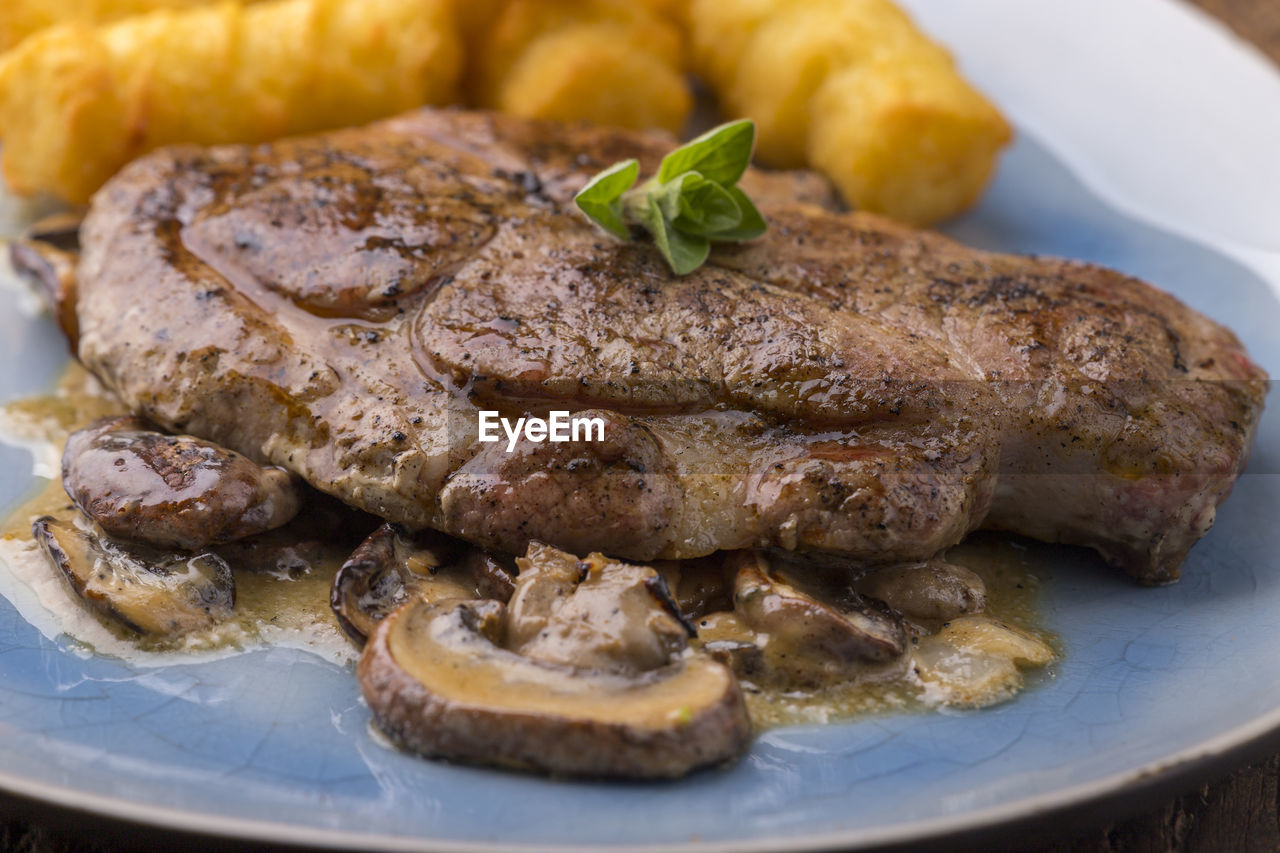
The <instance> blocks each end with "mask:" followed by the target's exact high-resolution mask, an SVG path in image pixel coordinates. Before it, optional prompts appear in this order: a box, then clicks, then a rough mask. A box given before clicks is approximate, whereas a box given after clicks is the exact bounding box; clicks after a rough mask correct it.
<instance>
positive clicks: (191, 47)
mask: <svg viewBox="0 0 1280 853" xmlns="http://www.w3.org/2000/svg"><path fill="white" fill-rule="evenodd" d="M461 63H462V51H461V45H460V40H459V37H458V33H457V28H456V26H455V23H454V20H453V15H452V6H451V4H450V2H448V0H269V2H262V3H258V4H255V5H251V6H242V5H240V4H238V3H230V2H227V3H219V4H217V5H211V6H206V7H200V8H194V9H187V10H182V11H157V12H152V13H149V14H147V15H140V16H136V17H133V18H128V19H125V20H123V21H120V22H118V23H115V24H111V25H106V26H99V27H93V26H87V25H84V24H79V23H69V24H64V25H59V26H55V27H51V28H49V29H46V30H44V31H42V32H40V33H37V34H36V35H34V36H32V37H31V38H28V39H27V40H25V41H24V42H23V43H22V44H21V45H19V46H18V47H17V48H15V49H14V50H12V51H9V52H8V53H6V54H4V55H3V56H2V57H0V138H3V143H4V145H3V150H2V151H0V167H2V168H3V172H4V177H5V179H6V181H7V182H8V185H9V187H10V188H11V189H12V190H14V191H15V192H17V193H19V194H23V195H29V194H34V193H37V192H47V193H52V194H54V195H56V196H59V197H61V198H63V199H65V200H67V201H71V202H83V201H86V200H87V199H88V197H89V196H90V195H91V194H92V193H93V192H94V191H95V190H96V189H97V188H98V187H99V186H101V185H102V183H103V182H104V181H106V179H107V178H109V177H110V176H111V175H112V174H114V173H115V172H116V171H117V170H118V169H119V168H120V167H121V166H123V165H124V164H125V163H127V162H128V161H129V160H131V159H133V158H134V157H137V156H138V155H140V154H143V153H145V152H147V151H150V150H151V149H153V148H156V147H158V146H161V145H166V144H170V143H177V142H193V143H202V144H213V143H223V142H258V141H265V140H268V139H274V138H277V137H280V136H284V135H287V134H293V133H306V132H311V131H318V130H324V129H328V128H335V127H342V126H346V125H357V124H361V123H364V122H368V121H372V120H374V119H377V118H381V117H384V116H389V115H393V114H395V113H397V112H401V111H403V110H406V109H409V108H411V107H414V106H418V105H421V104H427V103H432V104H439V103H448V102H450V101H453V100H455V99H456V97H457V90H458V78H459V74H460V70H461Z"/></svg>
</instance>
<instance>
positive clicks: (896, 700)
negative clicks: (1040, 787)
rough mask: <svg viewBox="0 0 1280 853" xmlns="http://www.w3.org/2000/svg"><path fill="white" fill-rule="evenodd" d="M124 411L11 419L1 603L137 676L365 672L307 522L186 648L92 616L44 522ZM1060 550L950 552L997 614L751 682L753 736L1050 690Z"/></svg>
mask: <svg viewBox="0 0 1280 853" xmlns="http://www.w3.org/2000/svg"><path fill="white" fill-rule="evenodd" d="M122 411H123V407H122V406H121V404H120V403H119V402H118V401H117V400H115V399H114V398H113V397H112V396H111V395H110V393H109V392H107V391H105V390H104V389H103V388H102V386H101V385H100V384H99V383H98V382H97V381H96V380H95V379H94V378H93V377H92V376H91V375H90V374H89V373H87V372H86V371H84V370H83V369H82V368H80V367H79V366H78V365H72V366H71V367H70V368H68V370H67V372H66V374H65V375H64V377H63V379H62V381H61V382H60V383H59V385H58V387H57V389H56V391H55V392H54V393H52V394H48V395H43V396H38V397H32V398H27V399H24V400H19V401H16V402H13V403H10V404H8V405H6V406H4V407H2V408H0V439H2V440H4V441H5V442H7V443H9V444H13V445H15V446H21V447H25V448H28V449H29V450H30V451H31V452H32V453H33V455H34V457H35V465H34V474H35V475H36V477H37V478H43V479H44V480H46V483H45V485H44V486H43V487H42V488H41V489H40V491H39V492H38V493H37V494H35V495H33V496H32V497H30V499H29V500H27V501H26V502H25V503H24V504H22V505H21V506H20V507H18V508H17V509H16V510H15V511H14V512H13V513H12V514H11V515H10V516H9V517H8V518H7V519H6V520H5V521H4V522H3V526H0V594H3V595H4V596H5V597H6V598H8V599H9V600H10V601H11V602H12V603H13V604H14V606H15V607H17V608H18V610H19V611H20V613H21V615H22V616H23V618H25V619H26V620H27V621H29V622H31V623H32V624H33V625H35V626H36V627H37V628H38V629H39V630H40V631H41V632H42V633H43V634H44V635H45V636H46V637H49V638H55V637H64V638H69V639H70V641H71V643H72V648H73V649H75V650H77V651H79V652H81V653H84V654H92V653H97V654H106V655H112V656H115V657H119V658H122V659H125V660H128V661H129V662H131V663H134V664H137V665H143V666H160V665H165V664H168V663H173V662H175V661H177V660H200V659H208V658H212V657H223V656H229V655H233V654H237V653H239V652H240V651H243V650H246V649H250V648H255V647H261V646H264V645H280V646H287V647H292V648H299V649H305V650H307V651H310V652H313V653H315V654H317V655H320V656H321V657H324V658H326V659H328V660H330V661H333V662H335V663H338V664H344V665H345V664H348V663H350V662H352V661H354V660H355V659H356V657H357V656H358V654H359V652H358V650H357V649H356V648H355V646H354V645H352V644H351V642H349V641H348V639H347V638H346V637H345V636H344V634H343V632H342V629H341V628H340V626H339V624H338V621H337V619H336V618H335V616H334V614H333V612H332V610H331V608H330V606H329V592H330V586H331V584H332V582H333V579H334V575H335V573H336V572H337V570H338V569H339V567H340V566H341V565H342V564H343V562H344V561H346V560H347V558H348V557H350V556H351V552H352V548H353V546H352V545H351V544H350V543H347V542H337V541H317V540H314V539H313V538H309V537H308V536H306V535H305V534H306V532H307V531H306V527H307V526H308V521H307V520H306V519H307V513H306V512H305V511H304V513H303V514H302V515H301V516H300V518H301V519H303V520H302V521H301V522H295V523H293V524H290V525H286V526H285V527H283V528H281V529H279V530H277V531H273V532H271V533H267V534H262V535H261V536H257V537H253V538H252V539H250V540H244V541H242V542H234V543H231V544H229V545H221V546H216V547H214V548H213V550H214V551H215V552H216V553H217V554H219V555H220V556H222V557H223V558H224V559H225V560H226V562H227V563H228V564H229V565H230V566H231V567H232V568H233V569H234V571H235V589H236V596H235V606H234V610H233V615H232V617H231V618H229V619H226V620H223V621H221V622H219V623H217V624H216V625H213V626H212V627H209V628H202V629H199V630H195V631H192V632H189V633H186V634H183V635H182V636H180V637H179V638H177V639H174V640H163V639H161V640H157V639H145V638H140V637H139V636H137V635H136V634H134V633H132V632H130V631H129V630H128V629H127V628H125V627H123V626H121V625H118V624H116V623H114V622H113V621H112V620H110V619H107V618H103V617H101V616H99V615H98V614H97V613H95V612H94V611H92V610H90V609H89V608H88V607H86V606H84V604H83V603H82V601H81V600H80V599H79V598H78V597H77V596H76V595H75V594H74V593H73V592H72V591H71V589H70V587H69V586H68V584H67V582H66V580H65V579H64V578H63V577H61V576H60V574H59V572H58V571H57V570H56V569H54V568H53V566H52V565H51V564H50V561H49V559H48V558H47V557H46V555H45V554H44V553H42V552H41V550H40V549H39V547H38V546H37V544H36V543H35V541H34V539H33V536H32V532H31V526H32V522H33V520H34V519H36V518H38V517H41V516H54V517H63V518H70V517H71V512H72V510H74V507H73V505H72V504H71V501H70V500H69V499H68V497H67V495H66V494H65V492H64V491H63V487H62V482H61V479H60V476H59V470H60V456H61V452H62V447H63V444H64V442H65V440H66V437H67V435H68V434H69V433H70V432H71V431H73V430H75V429H78V428H80V427H82V426H84V425H85V424H87V423H88V422H90V421H92V420H94V419H95V418H98V417H101V416H103V415H109V414H116V413H121V412H122ZM310 526H312V527H314V526H315V524H314V522H311V523H310ZM366 532H367V531H366ZM361 535H362V534H361ZM355 541H356V542H358V541H359V538H358V537H357V538H356V540H355ZM1047 547H1049V546H1044V545H1041V544H1039V543H1033V542H1029V541H1027V540H1021V539H1018V538H1016V537H1010V536H1004V535H997V534H985V533H984V534H976V535H974V536H972V537H970V539H969V540H968V541H966V542H965V543H963V544H961V545H959V546H956V547H954V548H952V549H950V550H949V551H948V552H947V554H946V560H947V561H948V562H949V563H951V564H954V565H957V566H962V567H964V568H965V569H968V570H970V571H972V572H973V573H975V574H976V575H977V576H978V577H980V578H981V581H982V583H983V584H984V585H985V589H986V607H985V609H983V610H982V611H981V612H980V613H979V614H976V615H966V616H962V617H960V618H956V619H952V620H950V621H943V620H930V619H913V620H910V621H909V626H910V631H909V636H910V644H911V645H910V647H909V649H908V652H907V654H905V655H902V656H900V658H899V659H897V660H893V661H890V662H887V663H883V664H873V665H872V664H868V665H865V666H863V667H862V668H861V669H860V670H859V671H858V672H857V673H856V675H855V677H852V678H849V679H847V680H844V681H842V682H827V683H824V684H823V685H822V686H815V687H803V688H797V687H795V686H794V685H777V684H773V683H770V681H771V680H770V679H769V678H767V677H763V678H760V679H753V677H752V676H751V674H750V673H749V672H748V673H747V674H744V675H743V676H742V678H741V683H742V687H743V689H744V691H745V694H746V701H747V707H748V709H749V712H750V716H751V720H752V723H753V724H754V725H755V726H756V727H757V728H767V727H772V726H779V725H785V724H794V723H818V722H827V721H832V720H837V719H841V718H847V717H851V716H855V715H864V714H875V713H885V712H901V711H918V710H923V709H927V708H935V707H939V706H945V705H958V706H969V707H972V706H981V705H986V704H991V703H993V702H997V701H1001V700H1003V699H1006V698H1008V697H1009V696H1012V695H1013V694H1014V693H1015V692H1017V691H1018V690H1019V689H1021V688H1022V687H1023V686H1025V681H1026V680H1027V679H1028V678H1030V679H1031V680H1035V679H1038V678H1042V677H1045V676H1046V673H1048V670H1045V669H1043V666H1044V665H1045V664H1047V663H1049V662H1050V661H1051V660H1052V659H1054V658H1055V657H1056V656H1057V655H1058V654H1060V651H1058V650H1057V646H1056V643H1055V641H1054V640H1053V638H1052V637H1051V636H1050V635H1049V634H1047V633H1046V632H1045V631H1044V630H1043V629H1042V628H1041V627H1040V624H1039V619H1038V616H1037V613H1036V610H1035V598H1036V591H1037V587H1038V585H1039V581H1038V579H1037V577H1036V574H1035V565H1036V563H1037V556H1038V552H1039V551H1040V550H1041V549H1044V548H1047ZM726 617H727V618H726ZM695 623H696V624H697V626H698V637H697V639H695V640H694V641H693V642H692V645H693V646H694V647H695V648H696V647H699V646H702V647H707V648H713V649H714V648H717V647H719V646H722V645H725V644H726V643H728V644H733V643H735V642H738V641H749V642H753V643H757V644H759V645H761V646H764V647H767V644H768V637H765V636H761V635H760V633H759V632H758V631H756V632H753V631H750V630H749V629H747V628H746V626H745V625H743V624H742V623H741V622H739V621H737V620H736V619H734V618H733V616H732V614H731V613H728V612H717V613H712V614H708V615H706V616H704V617H703V618H701V619H697V620H695ZM833 685H834V686H833Z"/></svg>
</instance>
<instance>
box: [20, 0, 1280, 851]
mask: <svg viewBox="0 0 1280 853" xmlns="http://www.w3.org/2000/svg"><path fill="white" fill-rule="evenodd" d="M1163 5H1167V6H1170V7H1174V6H1183V5H1186V4H1177V3H1174V2H1168V3H1166V4H1163ZM1189 11H1191V12H1192V13H1194V14H1195V15H1197V16H1199V18H1200V19H1201V21H1200V23H1201V24H1202V25H1203V26H1206V27H1210V26H1211V27H1213V28H1215V29H1219V28H1221V21H1219V20H1218V19H1216V18H1213V17H1212V16H1210V15H1208V14H1207V13H1205V12H1204V11H1203V10H1201V9H1198V8H1190V9H1189ZM1238 46H1239V47H1241V48H1245V47H1251V46H1249V45H1248V43H1247V42H1244V41H1243V40H1238ZM1273 70H1274V69H1273ZM1033 124H1034V123H1033ZM1028 129H1029V130H1032V135H1034V136H1035V137H1036V138H1037V140H1038V141H1039V142H1041V143H1042V144H1044V145H1046V146H1047V147H1048V148H1049V149H1050V150H1051V151H1052V152H1053V153H1054V155H1055V156H1056V157H1058V158H1059V159H1060V160H1061V161H1062V163H1063V164H1064V165H1065V166H1066V167H1067V168H1069V170H1070V171H1071V172H1072V173H1073V175H1074V176H1075V177H1076V178H1077V179H1079V180H1080V181H1081V183H1082V184H1084V185H1086V186H1088V187H1089V189H1090V190H1092V191H1094V192H1099V189H1100V188H1099V187H1098V186H1097V182H1096V181H1095V180H1093V179H1092V176H1091V175H1089V174H1087V172H1088V170H1087V169H1086V170H1082V169H1081V164H1080V162H1079V158H1078V157H1075V156H1072V154H1071V152H1070V150H1069V149H1068V148H1067V147H1066V146H1061V145H1055V144H1054V140H1053V139H1052V138H1051V136H1050V135H1049V134H1045V133H1043V132H1038V131H1039V128H1036V127H1032V128H1028ZM1099 195H1100V197H1102V198H1104V199H1105V201H1106V203H1107V204H1108V206H1112V207H1115V208H1118V209H1120V210H1123V211H1124V212H1125V213H1126V215H1128V216H1131V217H1133V218H1134V219H1136V220H1138V221H1139V222H1143V223H1146V224H1148V225H1150V226H1152V227H1155V228H1158V229H1161V230H1167V231H1172V232H1174V233H1180V234H1182V235H1183V236H1188V235H1186V233H1185V229H1184V228H1180V227H1178V225H1177V224H1175V223H1171V222H1168V221H1162V219H1161V218H1160V217H1153V216H1152V215H1151V211H1149V210H1147V209H1144V208H1143V207H1142V206H1141V205H1136V204H1134V203H1133V202H1134V200H1133V199H1125V200H1122V199H1117V197H1116V194H1115V193H1105V192H1103V193H1099ZM1195 239H1197V241H1198V242H1200V243H1201V244H1202V245H1204V246H1206V247H1210V248H1212V249H1213V250H1214V251H1217V252H1220V253H1222V254H1224V255H1226V256H1228V257H1235V258H1237V259H1241V253H1240V251H1239V247H1235V246H1229V245H1224V244H1223V241H1222V240H1221V239H1218V238H1215V237H1212V236H1210V237H1205V236H1203V235H1202V236H1200V237H1199V238H1195ZM1233 250H1234V251H1233ZM1259 272H1261V271H1259ZM1262 278H1264V280H1266V281H1267V282H1268V283H1269V284H1270V285H1271V286H1272V288H1273V289H1280V280H1276V279H1274V278H1273V277H1271V276H1267V275H1262ZM1277 745H1280V708H1275V709H1272V710H1271V711H1269V712H1267V713H1264V714H1260V715H1258V716H1256V717H1254V718H1253V719H1251V720H1249V721H1247V722H1245V723H1242V724H1240V725H1237V726H1235V727H1233V728H1232V729H1229V730H1228V731H1225V732H1220V733H1218V734H1217V735H1214V736H1212V737H1210V738H1207V739H1205V740H1201V741H1199V742H1198V743H1196V744H1194V745H1192V746H1189V747H1186V748H1185V749H1182V750H1179V751H1178V752H1175V753H1173V754H1171V755H1165V756H1162V757H1160V758H1158V759H1155V760H1152V761H1149V762H1146V763H1144V764H1141V765H1139V766H1136V767H1130V768H1128V769H1126V770H1123V771H1119V772H1116V773H1113V774H1110V775H1108V776H1105V777H1102V778H1100V779H1094V780H1091V781H1088V782H1082V783H1078V784H1075V785H1071V786H1067V787H1061V788H1056V789H1053V790H1050V791H1046V792H1043V793H1040V794H1035V795H1032V796H1028V797H1018V798H1015V799H1011V800H1010V801H1008V802H1007V803H1002V804H1000V805H997V806H988V807H985V808H982V809H977V810H972V811H964V812H961V813H958V814H953V815H946V816H938V817H933V818H928V819H924V820H920V821H910V822H902V823H898V824H892V825H889V826H884V827H872V828H863V829H856V828H855V829H844V830H829V831H824V832H820V833H814V834H806V835H803V836H796V837H785V836H784V837H778V836H773V837H772V838H764V839H751V840H741V839H725V840H721V841H695V840H689V841H680V842H672V843H660V844H626V843H624V844H609V845H607V847H608V849H609V850H611V851H617V853H647V851H666V853H709V852H710V851H734V853H737V851H742V853H751V851H764V850H786V851H810V850H827V849H837V848H838V849H867V848H870V847H884V846H891V847H902V846H915V845H925V844H929V843H930V842H933V843H936V842H939V841H942V840H944V839H945V840H946V841H947V842H949V843H952V844H960V843H962V842H965V841H969V842H971V841H973V840H975V839H976V838H979V837H984V836H988V835H1005V834H1011V833H1014V832H1016V831H1018V829H1019V828H1022V827H1025V826H1026V825H1028V824H1037V823H1040V822H1042V821H1053V820H1060V819H1062V818H1063V817H1064V816H1066V815H1068V814H1070V813H1072V812H1074V811H1078V810H1082V809H1088V808H1091V807H1098V806H1101V805H1102V804H1104V803H1105V804H1107V805H1108V806H1109V807H1110V810H1111V811H1115V812H1117V813H1125V812H1129V811H1131V810H1134V809H1136V808H1137V804H1138V803H1139V802H1143V801H1145V800H1146V799H1147V798H1150V797H1154V796H1155V795H1156V794H1158V793H1163V792H1165V791H1168V790H1171V789H1172V788H1174V787H1175V786H1179V785H1182V784H1184V783H1186V784H1187V785H1188V786H1190V784H1191V782H1190V780H1191V779H1193V778H1198V779H1201V780H1203V779H1205V778H1208V776H1209V775H1211V774H1212V773H1213V772H1215V771H1216V770H1217V769H1221V768H1225V767H1226V766H1227V765H1237V764H1243V763H1244V762H1245V761H1247V760H1248V757H1249V756H1252V755H1254V754H1256V753H1259V752H1261V751H1262V750H1263V749H1264V748H1272V749H1274V748H1275V747H1276V746H1277ZM0 791H3V792H4V793H5V794H7V795H11V796H13V797H16V798H22V799H28V800H32V801H34V802H35V804H36V805H37V806H38V807H40V808H51V809H54V810H61V811H65V812H69V813H73V814H77V815H84V816H91V817H93V818H100V819H105V820H107V821H110V822H112V823H127V824H136V825H139V826H142V827H146V828H149V829H153V830H162V831H174V832H178V833H183V834H195V835H202V836H208V837H213V838H220V839H225V840H229V841H238V842H258V843H261V842H269V843H281V844H288V845H292V846H296V845H306V846H310V847H315V848H325V849H344V848H353V847H359V848H365V849H379V850H387V851H424V852H425V853H442V852H443V851H465V852H466V853H491V851H509V850H517V851H520V853H535V852H536V851H544V850H545V851H580V850H588V849H599V847H600V846H601V845H599V844H589V843H583V842H572V843H557V844H543V843H528V844H521V843H514V844H513V843H508V842H500V841H492V842H490V841H473V840H464V839H453V840H448V839H442V838H438V837H437V838H431V837H421V836H419V837H412V836H406V835H388V834H383V833H369V832H358V831H353V830H350V829H340V828H331V827H321V826H307V825H303V824H296V823H289V822H283V821H272V820H263V819H258V818H246V817H237V816H233V815H225V814H216V813H211V812H202V811H197V810H191V809H185V808H180V807H172V806H161V805H155V804H150V803H146V802H141V801H139V800H136V799H127V798H122V797H115V796H111V795H108V794H100V793H96V792H86V791H80V790H77V789H75V788H73V787H69V786H65V785H59V784H52V783H46V782H40V781H35V780H30V779H26V778H24V777H22V776H21V775H18V774H13V773H9V772H6V771H4V770H0ZM1101 811H1102V809H1098V810H1097V811H1094V812H1092V814H1094V815H1099V814H1101Z"/></svg>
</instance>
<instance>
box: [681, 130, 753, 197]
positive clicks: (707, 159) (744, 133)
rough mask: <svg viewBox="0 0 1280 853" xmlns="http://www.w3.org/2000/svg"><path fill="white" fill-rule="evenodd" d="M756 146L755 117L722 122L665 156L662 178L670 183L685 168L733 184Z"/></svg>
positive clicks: (712, 179)
mask: <svg viewBox="0 0 1280 853" xmlns="http://www.w3.org/2000/svg"><path fill="white" fill-rule="evenodd" d="M755 147H756V125H755V122H753V121H751V119H742V120H740V121H733V122H729V123H728V124H722V125H720V126H719V127H717V128H715V129H713V130H709V131H707V132H706V133H704V134H702V136H699V137H698V138H697V139H694V140H693V141H691V142H688V143H686V144H685V145H682V146H680V147H679V148H677V149H676V150H675V151H672V152H671V153H670V154H668V155H667V156H666V157H663V158H662V165H661V166H660V167H659V168H658V180H659V181H660V182H662V183H666V182H668V181H670V180H671V179H672V178H674V177H675V176H676V175H679V174H682V173H684V172H697V173H699V174H700V175H702V177H704V178H706V179H707V180H710V181H715V182H716V183H718V184H723V185H724V186H726V187H727V186H730V185H732V184H735V183H737V182H738V178H741V177H742V173H743V172H745V171H746V170H747V166H748V165H749V164H750V163H751V152H752V151H753V150H755Z"/></svg>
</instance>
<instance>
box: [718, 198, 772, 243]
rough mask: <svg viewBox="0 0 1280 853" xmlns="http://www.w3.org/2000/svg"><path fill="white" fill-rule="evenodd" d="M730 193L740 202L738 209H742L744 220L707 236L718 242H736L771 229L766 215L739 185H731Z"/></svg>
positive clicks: (755, 236) (753, 237) (749, 238)
mask: <svg viewBox="0 0 1280 853" xmlns="http://www.w3.org/2000/svg"><path fill="white" fill-rule="evenodd" d="M728 192H729V195H731V196H733V200H734V201H736V202H737V203H738V209H739V210H741V211H742V220H741V221H740V222H739V223H738V224H737V225H736V226H734V227H733V228H729V229H727V230H724V231H717V232H716V233H714V234H708V235H707V236H708V237H709V238H711V239H712V240H714V241H716V242H717V243H736V242H741V241H743V240H754V239H756V238H757V237H759V236H760V235H761V234H763V233H764V232H765V231H767V230H769V225H768V223H766V222H765V221H764V217H763V216H761V215H760V211H759V210H757V209H756V206H755V205H754V204H752V203H751V199H749V198H747V194H746V193H744V192H743V191H742V190H741V189H740V188H739V187H729V188H728Z"/></svg>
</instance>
